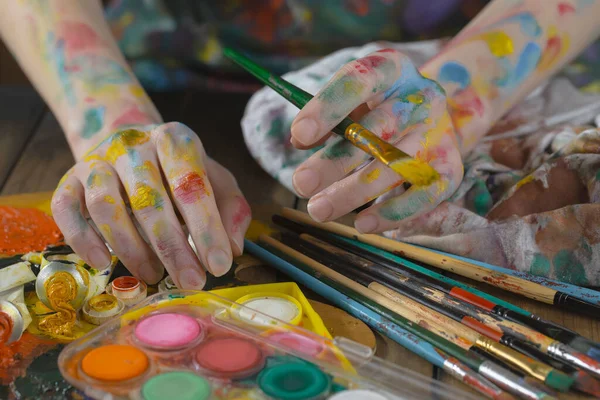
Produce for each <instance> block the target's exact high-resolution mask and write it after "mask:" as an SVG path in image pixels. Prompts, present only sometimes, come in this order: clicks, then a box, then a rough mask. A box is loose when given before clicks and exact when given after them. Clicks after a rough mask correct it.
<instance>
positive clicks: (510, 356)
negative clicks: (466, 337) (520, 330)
mask: <svg viewBox="0 0 600 400" xmlns="http://www.w3.org/2000/svg"><path fill="white" fill-rule="evenodd" d="M476 345H477V347H480V348H481V349H483V350H485V351H486V352H488V353H490V354H493V355H494V356H496V357H498V358H499V359H501V360H504V361H505V362H506V363H507V364H509V365H513V366H515V367H517V368H519V369H520V370H521V371H523V372H525V373H527V374H528V375H531V376H533V377H535V378H537V379H539V380H540V381H542V382H544V381H545V380H546V377H547V376H548V374H549V373H550V372H551V371H552V367H550V366H548V365H546V364H544V363H541V362H539V361H536V360H534V359H532V358H529V357H527V356H524V355H523V354H521V353H519V352H518V351H516V350H513V349H510V348H508V347H506V346H504V345H502V344H500V343H498V342H494V341H492V340H491V339H488V338H485V337H479V338H478V339H477V342H476Z"/></svg>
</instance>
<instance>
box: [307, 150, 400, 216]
mask: <svg viewBox="0 0 600 400" xmlns="http://www.w3.org/2000/svg"><path fill="white" fill-rule="evenodd" d="M403 182H404V180H403V179H402V177H401V176H399V175H398V174H396V173H395V172H394V171H393V170H391V169H390V168H387V167H386V166H385V165H383V164H382V163H380V162H379V161H372V162H371V163H369V164H368V165H367V166H365V167H364V168H361V169H360V170H359V171H357V172H356V173H354V174H352V175H350V176H348V177H346V178H344V179H342V180H340V181H338V182H335V183H334V184H332V185H331V186H329V187H328V188H326V189H325V190H323V191H322V192H320V193H319V194H317V195H316V196H313V197H312V198H311V199H310V201H309V202H308V213H309V214H310V216H311V217H312V218H313V219H314V220H316V221H319V222H325V221H332V220H335V219H337V218H339V217H341V216H343V215H346V214H348V213H350V212H352V211H353V210H356V209H357V208H359V207H361V206H363V205H365V204H367V203H368V202H370V201H371V200H373V199H375V198H377V197H378V196H380V195H381V194H383V193H385V192H387V191H389V190H391V189H393V188H395V187H397V186H399V185H401V184H402V183H403Z"/></svg>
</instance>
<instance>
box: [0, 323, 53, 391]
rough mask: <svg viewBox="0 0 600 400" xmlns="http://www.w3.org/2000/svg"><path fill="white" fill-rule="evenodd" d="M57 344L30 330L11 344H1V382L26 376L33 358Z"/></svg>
mask: <svg viewBox="0 0 600 400" xmlns="http://www.w3.org/2000/svg"><path fill="white" fill-rule="evenodd" d="M54 346H56V342H54V341H52V340H49V339H43V338H39V337H36V336H34V335H32V334H31V333H29V332H25V333H23V336H21V339H20V340H19V341H17V342H14V343H11V344H9V345H0V383H2V384H3V385H8V384H10V383H12V382H13V381H14V380H15V379H17V378H19V377H22V376H25V372H26V371H27V367H29V365H30V364H31V363H32V362H33V360H34V359H35V358H36V357H37V356H39V355H41V354H44V353H45V352H47V351H49V350H51V349H52V348H53V347H54Z"/></svg>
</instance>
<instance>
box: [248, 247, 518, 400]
mask: <svg viewBox="0 0 600 400" xmlns="http://www.w3.org/2000/svg"><path fill="white" fill-rule="evenodd" d="M244 248H245V249H246V251H247V252H248V253H250V254H252V255H254V256H255V257H257V258H259V259H261V260H263V261H264V262H265V263H267V264H269V265H272V266H274V267H275V268H276V269H278V270H280V271H281V272H283V273H284V274H286V275H288V276H289V277H290V278H292V279H293V280H294V281H295V282H298V283H300V284H302V285H304V286H306V287H309V288H310V289H311V290H312V291H314V292H315V293H317V294H319V295H321V296H323V297H324V298H326V299H327V300H328V301H329V302H330V303H332V304H333V305H335V306H337V307H339V308H341V309H343V310H344V311H346V312H348V313H349V314H350V315H352V316H354V317H356V318H358V319H360V320H361V321H363V322H365V323H366V324H367V325H369V326H370V327H371V328H372V329H374V330H376V331H378V332H380V333H381V334H382V335H384V336H387V337H389V338H390V339H392V340H394V341H395V342H397V343H398V344H400V345H401V346H403V347H405V348H406V349H408V350H410V351H412V352H413V353H415V354H417V355H418V356H420V357H422V358H423V359H425V360H426V361H428V362H430V363H431V364H433V365H435V366H436V367H438V368H440V369H442V370H443V371H446V372H447V373H448V374H449V375H450V376H453V377H454V378H456V379H458V380H459V381H461V382H463V383H465V384H466V385H467V386H469V387H471V388H472V389H474V390H476V391H478V392H479V393H481V394H483V395H484V396H486V397H489V398H491V399H498V400H500V399H503V400H509V399H512V398H513V397H512V396H511V395H509V394H508V393H506V392H505V391H503V390H501V389H499V388H498V387H497V386H496V385H494V384H493V383H491V382H490V381H488V380H487V379H486V378H484V377H483V376H481V375H479V374H477V373H476V372H474V371H473V370H471V369H470V368H469V367H468V366H466V365H465V364H463V363H462V362H460V361H459V360H457V359H456V358H454V357H451V356H449V355H448V354H446V353H445V352H443V351H442V350H439V349H438V348H436V347H434V346H433V345H431V344H430V343H428V342H426V341H425V340H419V338H418V337H416V336H415V335H413V334H412V333H410V332H408V331H407V330H405V329H403V328H401V327H400V326H398V325H396V324H395V323H393V322H392V321H390V320H388V319H387V318H384V317H382V316H381V315H379V314H377V313H376V312H374V311H372V310H371V309H369V308H367V307H365V306H364V305H362V304H360V303H358V302H357V301H355V300H353V299H352V298H350V297H348V296H346V295H344V294H342V293H340V292H338V291H337V290H335V289H333V288H332V287H330V286H328V285H327V284H325V283H323V282H322V281H320V280H318V279H316V278H314V277H312V276H311V275H309V274H307V273H305V272H304V271H302V270H300V269H299V268H296V267H295V266H293V265H292V264H290V263H288V262H287V261H285V260H283V259H281V258H279V257H277V256H276V255H275V254H273V253H271V252H269V251H267V250H266V249H264V248H263V247H260V246H258V245H257V244H255V243H252V242H250V241H248V240H246V242H245V244H244Z"/></svg>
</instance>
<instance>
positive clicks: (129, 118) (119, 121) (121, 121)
mask: <svg viewBox="0 0 600 400" xmlns="http://www.w3.org/2000/svg"><path fill="white" fill-rule="evenodd" d="M150 123H152V120H151V119H150V117H148V115H147V114H145V113H143V112H142V111H140V109H139V108H138V107H137V106H135V105H134V106H131V107H129V108H128V109H127V110H125V112H124V113H123V114H121V115H120V116H118V117H117V118H116V119H115V120H114V121H113V123H112V125H111V128H112V129H118V128H121V127H123V126H126V125H146V124H150Z"/></svg>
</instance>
